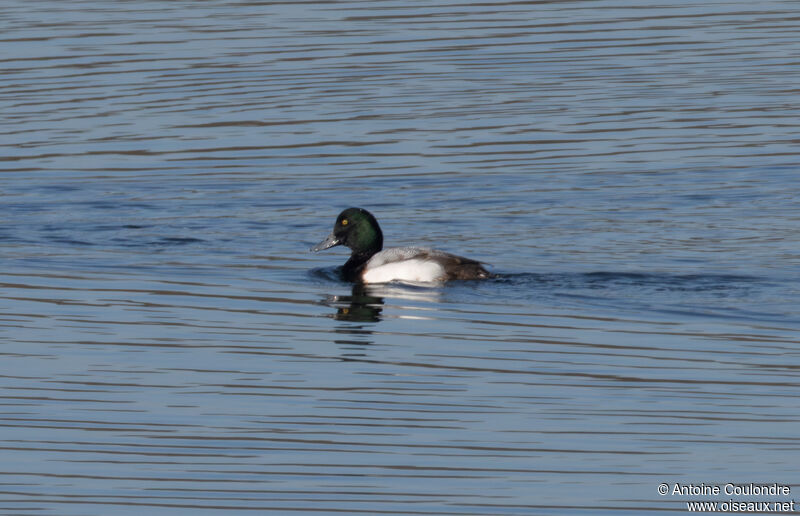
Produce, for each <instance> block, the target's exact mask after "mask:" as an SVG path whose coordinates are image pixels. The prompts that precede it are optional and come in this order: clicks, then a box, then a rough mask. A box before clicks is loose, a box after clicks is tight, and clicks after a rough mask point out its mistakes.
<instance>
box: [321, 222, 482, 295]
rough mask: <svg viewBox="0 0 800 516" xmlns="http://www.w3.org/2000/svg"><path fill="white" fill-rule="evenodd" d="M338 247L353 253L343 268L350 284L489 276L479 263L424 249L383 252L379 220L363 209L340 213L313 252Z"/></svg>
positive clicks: (435, 280) (400, 249) (434, 280)
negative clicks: (343, 246)
mask: <svg viewBox="0 0 800 516" xmlns="http://www.w3.org/2000/svg"><path fill="white" fill-rule="evenodd" d="M337 245H345V246H347V247H349V248H350V249H352V251H353V253H352V254H351V255H350V259H349V260H347V263H345V264H344V266H343V267H342V273H343V274H344V277H345V279H346V280H348V281H357V282H363V283H388V282H390V281H408V282H439V281H445V280H452V279H483V278H488V277H490V274H489V272H488V271H487V270H486V269H484V268H483V266H482V265H481V264H480V262H477V261H475V260H470V259H469V258H462V257H461V256H456V255H454V254H450V253H445V252H443V251H436V250H434V249H428V248H425V247H394V248H391V249H385V250H381V249H383V233H382V232H381V228H380V226H378V221H377V220H375V217H373V216H372V214H371V213H370V212H368V211H367V210H364V209H362V208H347V209H346V210H344V211H343V212H342V213H340V214H339V216H338V217H337V218H336V224H335V225H334V226H333V232H332V233H331V234H330V235H329V236H328V238H326V239H325V240H323V241H322V242H320V243H319V244H317V245H316V246H314V247H312V248H311V250H312V251H322V250H323V249H328V248H330V247H334V246H337Z"/></svg>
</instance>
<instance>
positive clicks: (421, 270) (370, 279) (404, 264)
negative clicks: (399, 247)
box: [363, 258, 444, 283]
mask: <svg viewBox="0 0 800 516" xmlns="http://www.w3.org/2000/svg"><path fill="white" fill-rule="evenodd" d="M363 278H364V283H389V282H390V281H409V282H421V283H429V282H433V281H441V280H442V279H443V278H444V267H442V266H441V265H440V264H438V263H436V262H433V261H430V260H422V259H418V258H412V259H410V260H403V261H400V262H392V263H387V264H384V265H379V266H378V267H369V264H367V269H366V271H365V272H364V276H363Z"/></svg>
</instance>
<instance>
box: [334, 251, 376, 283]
mask: <svg viewBox="0 0 800 516" xmlns="http://www.w3.org/2000/svg"><path fill="white" fill-rule="evenodd" d="M382 247H383V246H382V245H378V246H373V247H371V248H369V249H367V250H366V251H362V250H359V251H356V250H353V253H352V254H351V255H350V258H349V259H348V260H347V261H346V262H345V264H344V265H343V266H342V274H343V275H344V279H345V280H347V281H360V280H361V273H362V272H363V271H364V266H365V265H366V264H367V262H368V261H369V259H370V258H372V257H373V256H374V255H375V253H378V252H380V250H381V248H382Z"/></svg>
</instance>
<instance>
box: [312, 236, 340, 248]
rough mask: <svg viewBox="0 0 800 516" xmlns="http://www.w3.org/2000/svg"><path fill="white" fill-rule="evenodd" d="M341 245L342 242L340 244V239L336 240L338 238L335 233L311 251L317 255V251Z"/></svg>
mask: <svg viewBox="0 0 800 516" xmlns="http://www.w3.org/2000/svg"><path fill="white" fill-rule="evenodd" d="M339 244H341V242H339V239H338V238H336V236H335V235H334V234H333V233H331V234H330V235H328V238H326V239H325V240H323V241H322V242H320V243H318V244H317V245H315V246H314V247H312V248H311V251H313V252H315V253H316V252H317V251H322V250H323V249H328V248H330V247H333V246H335V245H339Z"/></svg>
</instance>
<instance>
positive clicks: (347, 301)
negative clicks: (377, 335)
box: [324, 283, 383, 322]
mask: <svg viewBox="0 0 800 516" xmlns="http://www.w3.org/2000/svg"><path fill="white" fill-rule="evenodd" d="M324 304H326V305H328V306H331V307H335V308H336V314H334V315H333V318H334V319H336V320H338V321H356V322H378V321H380V320H381V311H382V310H383V298H382V297H376V296H372V295H370V294H369V293H367V292H366V288H365V286H364V285H363V284H360V283H359V284H356V285H353V291H352V293H351V295H349V296H330V297H329V298H328V299H326V300H325V302H324Z"/></svg>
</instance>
